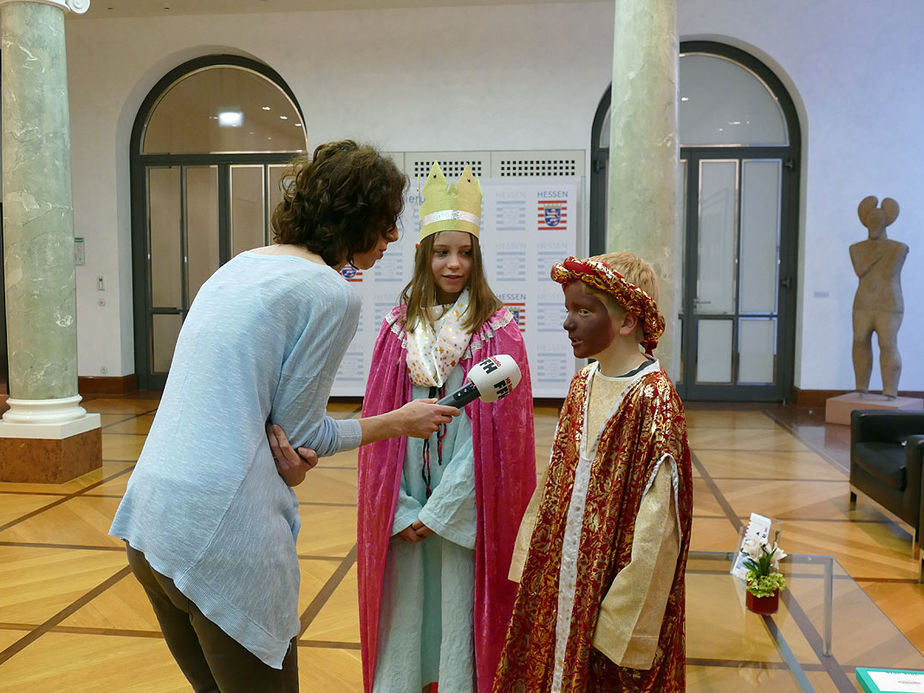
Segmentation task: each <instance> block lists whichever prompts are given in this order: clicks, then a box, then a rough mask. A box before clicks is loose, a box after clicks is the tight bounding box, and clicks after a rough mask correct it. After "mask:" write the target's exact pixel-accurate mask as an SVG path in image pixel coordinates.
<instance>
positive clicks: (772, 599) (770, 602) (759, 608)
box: [744, 590, 780, 614]
mask: <svg viewBox="0 0 924 693" xmlns="http://www.w3.org/2000/svg"><path fill="white" fill-rule="evenodd" d="M745 594H746V595H747V598H746V599H745V602H744V603H745V606H747V607H748V609H749V610H750V611H753V612H754V613H755V614H775V613H776V612H777V609H779V608H780V591H779V590H776V591H775V592H774V593H773V594H771V595H770V596H769V597H755V596H754V595H753V594H751V593H750V592H748V591H747V590H745Z"/></svg>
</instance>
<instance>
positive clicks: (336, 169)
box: [272, 140, 407, 267]
mask: <svg viewBox="0 0 924 693" xmlns="http://www.w3.org/2000/svg"><path fill="white" fill-rule="evenodd" d="M283 180H284V181H288V184H286V185H284V189H283V195H282V201H281V202H280V203H279V204H278V205H276V209H274V210H273V218H272V222H273V241H274V242H275V243H285V244H292V245H300V246H304V247H306V248H308V250H310V251H311V252H313V253H317V254H318V255H320V256H321V258H322V259H323V260H324V262H326V263H327V264H328V265H330V266H332V267H334V266H337V265H340V264H343V263H344V262H346V261H349V260H351V259H352V258H353V255H354V254H356V253H361V252H365V251H368V250H370V249H371V248H372V247H373V246H375V244H376V243H377V242H378V240H379V238H380V237H381V236H382V235H384V234H386V233H387V232H388V231H389V230H390V229H392V228H393V227H394V226H395V224H396V222H397V220H398V216H399V215H400V214H401V210H402V209H403V208H404V196H403V192H404V188H405V186H406V185H407V176H405V175H404V174H403V173H402V172H401V171H399V170H398V167H397V166H395V164H394V163H393V162H392V161H391V160H390V159H388V158H387V157H385V156H383V155H382V154H381V153H379V152H378V151H377V150H376V149H375V148H373V147H370V146H368V145H360V144H357V143H356V142H354V141H353V140H341V141H339V142H328V143H327V144H322V145H320V146H319V147H318V148H317V149H315V150H314V154H313V155H312V157H311V158H310V159H309V158H308V157H305V156H303V157H299V158H297V159H296V160H295V161H293V162H292V167H291V170H290V171H288V172H287V175H286V177H284V178H283Z"/></svg>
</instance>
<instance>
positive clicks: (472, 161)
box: [404, 152, 491, 180]
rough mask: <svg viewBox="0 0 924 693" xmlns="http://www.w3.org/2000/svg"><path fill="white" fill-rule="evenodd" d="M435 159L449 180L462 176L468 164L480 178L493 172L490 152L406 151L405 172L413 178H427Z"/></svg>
mask: <svg viewBox="0 0 924 693" xmlns="http://www.w3.org/2000/svg"><path fill="white" fill-rule="evenodd" d="M434 161H438V162H439V164H440V168H441V169H443V173H444V174H445V175H446V178H447V179H449V180H454V179H457V178H458V177H459V176H461V175H462V171H464V170H465V167H466V166H470V167H471V169H472V173H474V174H475V175H476V176H477V177H478V178H483V177H485V176H487V175H489V174H490V172H491V155H490V154H489V153H488V152H406V153H405V154H404V172H405V173H406V174H407V175H408V177H409V178H410V179H411V180H416V179H418V178H426V177H427V174H428V173H430V167H431V166H432V165H433V162H434Z"/></svg>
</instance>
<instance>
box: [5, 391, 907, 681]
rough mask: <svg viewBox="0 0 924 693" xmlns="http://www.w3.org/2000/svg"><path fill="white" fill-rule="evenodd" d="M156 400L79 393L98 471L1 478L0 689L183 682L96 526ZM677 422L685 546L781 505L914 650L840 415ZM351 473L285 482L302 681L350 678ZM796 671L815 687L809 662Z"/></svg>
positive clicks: (720, 411) (549, 422) (355, 671)
mask: <svg viewBox="0 0 924 693" xmlns="http://www.w3.org/2000/svg"><path fill="white" fill-rule="evenodd" d="M156 407H157V400H156V399H155V398H145V397H144V396H140V397H137V398H132V399H128V398H126V399H95V400H91V401H89V402H87V409H88V410H90V411H97V412H100V413H101V414H102V420H103V426H104V428H103V457H104V465H103V467H102V469H101V470H99V471H96V472H92V473H90V474H87V475H85V476H83V477H81V478H79V479H76V480H74V481H71V482H68V483H66V484H60V485H42V484H10V483H0V690H2V691H4V692H6V691H9V692H13V691H28V692H29V693H45V692H46V691H47V692H51V691H89V690H96V691H107V692H110V691H141V692H144V693H148V692H151V693H160V692H161V691H163V692H167V691H186V690H189V689H188V685H187V684H186V682H185V679H183V677H182V676H181V675H180V673H179V671H178V669H177V668H176V666H175V664H174V663H173V660H172V658H171V657H170V654H169V653H168V651H167V648H166V646H165V645H164V642H163V639H162V638H161V636H160V631H159V630H158V628H157V623H156V621H155V619H154V617H153V614H152V613H151V610H150V607H149V606H148V604H147V601H146V600H145V597H144V595H143V593H142V592H141V589H140V587H139V586H138V585H137V583H136V582H135V580H134V578H133V577H132V576H131V575H130V573H129V572H128V568H127V566H126V561H125V554H124V551H123V549H122V546H121V542H119V541H117V540H114V539H112V538H110V537H108V536H107V534H106V532H107V530H108V527H109V523H110V521H111V518H112V515H113V512H114V511H115V508H116V506H117V504H118V502H119V499H120V497H121V494H122V493H123V491H124V489H125V484H126V482H127V480H128V477H129V475H130V473H131V469H132V465H133V463H134V461H135V459H136V458H137V456H138V453H139V451H140V449H141V446H142V445H143V443H144V437H145V435H146V433H147V431H148V429H149V427H150V424H151V420H152V418H153V412H154V411H155V410H156ZM331 412H332V413H333V414H334V415H335V416H355V415H356V414H357V406H356V405H355V404H352V403H347V404H332V405H331ZM556 415H557V411H556V410H555V409H554V408H553V407H548V406H544V407H543V406H541V407H537V409H536V427H537V436H536V450H537V452H536V457H537V464H539V465H542V464H544V463H545V460H546V459H547V456H548V451H549V446H550V444H551V437H552V433H553V430H554V425H555V418H556ZM688 421H689V427H690V442H691V446H692V449H693V452H694V455H695V460H694V473H695V489H694V491H695V500H694V530H693V546H692V549H694V550H710V551H729V550H732V549H733V548H734V545H735V541H736V538H737V532H738V527H739V526H740V524H741V522H742V521H744V520H746V518H747V517H748V515H749V513H750V512H752V511H753V512H760V513H762V514H766V515H772V516H774V517H776V518H779V519H782V520H783V521H784V523H785V528H784V534H783V539H782V543H783V545H784V548H785V549H786V550H787V551H788V552H789V553H793V554H796V553H805V554H829V555H832V556H834V557H835V558H836V559H837V561H838V562H839V563H840V564H841V565H842V566H843V567H844V568H845V569H846V570H847V572H848V573H849V574H850V576H852V577H853V579H854V580H855V581H856V582H857V583H858V584H859V585H860V586H861V587H862V589H863V590H864V591H865V593H866V594H867V595H869V596H870V597H871V598H872V599H873V600H874V601H875V603H876V604H877V605H878V606H879V608H880V609H881V610H882V611H883V612H885V614H887V615H888V617H889V618H890V619H891V620H892V621H893V622H894V624H895V625H896V626H898V628H899V629H900V630H901V631H902V632H903V633H904V634H905V636H906V637H907V638H908V639H909V640H910V641H911V642H912V643H913V644H914V645H915V646H916V647H917V648H918V650H922V651H924V585H921V584H918V582H917V577H918V567H917V564H916V563H915V561H914V560H913V559H912V558H911V556H910V540H909V538H908V536H907V534H906V533H905V532H904V531H903V530H901V529H900V528H899V527H897V526H895V525H893V524H892V523H890V522H889V521H888V520H887V519H886V518H885V517H884V516H883V515H882V514H881V513H879V512H878V511H877V509H876V507H875V506H873V505H871V504H870V503H863V502H861V503H860V504H859V505H858V507H857V508H856V509H851V508H850V507H849V505H848V502H847V496H848V492H847V477H846V469H847V456H846V455H847V431H846V429H844V428H842V427H834V426H827V427H826V426H825V425H824V424H823V423H822V422H821V420H820V417H819V416H818V415H817V414H814V413H810V412H807V411H806V410H796V409H794V408H784V407H776V406H771V407H758V406H753V407H746V408H742V407H735V408H728V407H724V408H723V407H717V406H713V407H706V406H702V405H691V406H689V407H688ZM355 477H356V455H355V452H353V453H343V454H340V455H337V456H335V457H332V458H328V459H325V460H323V461H322V463H321V465H320V466H319V467H318V468H317V469H316V470H314V471H312V472H311V473H310V475H309V477H308V479H307V480H306V482H305V483H304V484H302V486H300V487H299V488H298V489H297V495H298V497H299V500H300V501H301V512H302V520H303V522H302V525H303V529H302V532H301V534H300V536H299V540H298V544H297V548H298V552H299V558H300V566H301V571H302V585H301V599H300V609H301V622H302V632H301V634H300V639H299V647H300V649H299V669H300V679H301V682H302V690H303V691H324V692H326V691H341V690H342V691H358V690H361V674H360V660H359V631H358V616H357V606H356V567H355V560H356V559H355V543H356V541H355V532H356V507H355V506H356V478H355ZM688 584H689V583H688ZM862 625H863V624H861V623H858V624H856V627H857V628H858V629H861V628H862ZM899 637H900V636H899ZM842 640H843V639H842ZM708 664H709V663H708V662H704V661H693V662H691V665H690V667H689V669H688V671H689V687H688V689H689V690H691V691H696V690H703V691H706V690H709V691H713V690H715V691H718V690H722V691H726V690H727V691H739V690H748V689H751V688H753V687H755V686H756V685H761V684H762V683H763V682H766V684H767V685H771V686H772V687H771V688H770V689H772V690H785V689H784V688H781V687H776V686H773V685H772V682H773V681H776V678H774V677H776V676H778V674H779V671H781V667H782V665H781V664H779V663H777V664H773V663H772V662H771V663H769V664H767V665H766V666H761V667H756V668H755V667H750V668H749V669H748V671H749V672H750V673H749V674H748V676H750V677H751V678H747V679H742V678H741V671H735V670H734V669H729V671H728V672H726V674H722V672H721V670H718V671H719V673H718V674H717V673H716V671H717V668H716V667H714V666H713V667H710V666H708ZM774 667H776V668H774ZM807 675H808V679H809V681H811V682H812V684H813V685H817V686H818V690H828V688H827V687H826V686H827V685H828V684H827V683H825V681H826V680H827V679H826V678H825V675H824V672H823V671H808V672H807ZM761 677H766V678H765V679H762V678H761ZM822 679H824V681H823V680H822ZM833 690H837V688H835V689H833Z"/></svg>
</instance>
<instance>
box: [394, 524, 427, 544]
mask: <svg viewBox="0 0 924 693" xmlns="http://www.w3.org/2000/svg"><path fill="white" fill-rule="evenodd" d="M398 537H400V539H401V541H406V542H407V543H408V544H416V543H417V542H418V541H423V539H422V538H421V537H418V536H417V532H416V531H415V530H414V525H408V526H407V527H405V528H404V529H402V530H401V531H400V532H398Z"/></svg>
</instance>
